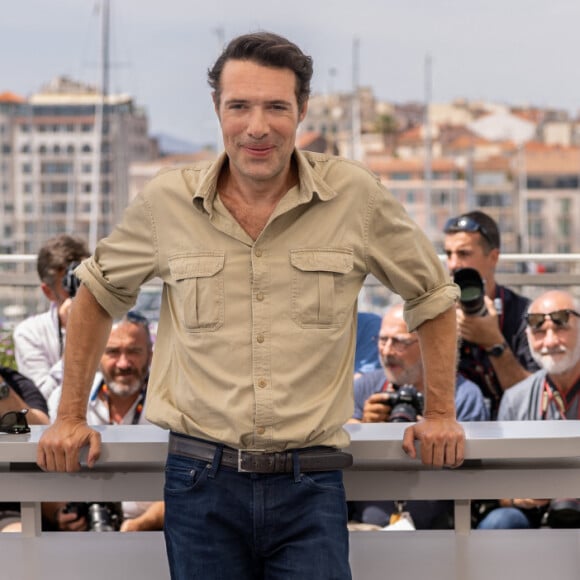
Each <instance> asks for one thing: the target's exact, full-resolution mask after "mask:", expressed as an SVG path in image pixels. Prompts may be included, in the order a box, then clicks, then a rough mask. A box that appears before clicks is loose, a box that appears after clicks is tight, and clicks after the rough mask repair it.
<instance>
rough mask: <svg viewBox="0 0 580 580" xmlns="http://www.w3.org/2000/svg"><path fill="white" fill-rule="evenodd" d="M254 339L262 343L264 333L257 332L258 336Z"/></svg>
mask: <svg viewBox="0 0 580 580" xmlns="http://www.w3.org/2000/svg"><path fill="white" fill-rule="evenodd" d="M256 340H257V341H258V343H259V344H262V343H263V342H264V335H263V334H258V336H257V337H256Z"/></svg>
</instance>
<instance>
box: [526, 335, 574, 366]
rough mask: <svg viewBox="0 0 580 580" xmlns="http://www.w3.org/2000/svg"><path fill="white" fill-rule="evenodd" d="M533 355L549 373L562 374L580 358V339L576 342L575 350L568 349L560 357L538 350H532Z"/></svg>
mask: <svg viewBox="0 0 580 580" xmlns="http://www.w3.org/2000/svg"><path fill="white" fill-rule="evenodd" d="M532 357H533V358H534V360H535V361H536V362H537V363H538V364H539V365H540V367H541V368H543V369H544V370H545V371H546V372H547V373H548V374H549V375H561V374H563V373H565V372H568V371H569V370H571V369H573V368H574V366H575V365H576V363H577V362H578V360H579V359H580V340H578V341H577V342H576V346H575V347H574V350H568V349H566V351H565V352H564V353H563V356H559V358H558V359H556V358H555V357H554V355H552V354H541V352H537V351H532Z"/></svg>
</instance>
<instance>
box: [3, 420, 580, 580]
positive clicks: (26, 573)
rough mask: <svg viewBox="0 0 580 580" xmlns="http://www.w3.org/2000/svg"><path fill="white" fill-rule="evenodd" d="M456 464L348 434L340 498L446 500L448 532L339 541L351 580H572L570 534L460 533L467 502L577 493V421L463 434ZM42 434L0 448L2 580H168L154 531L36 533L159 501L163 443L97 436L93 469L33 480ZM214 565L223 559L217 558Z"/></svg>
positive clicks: (579, 554)
mask: <svg viewBox="0 0 580 580" xmlns="http://www.w3.org/2000/svg"><path fill="white" fill-rule="evenodd" d="M464 427H465V430H466V434H467V445H466V462H465V464H464V465H463V466H462V467H461V468H460V469H457V470H449V469H443V470H433V469H429V468H426V467H424V466H422V465H421V464H420V463H419V462H418V461H413V460H411V459H409V458H408V457H406V456H405V455H404V453H403V451H402V450H401V439H402V433H403V429H404V428H405V425H404V424H393V423H385V424H371V425H349V426H348V428H349V431H350V432H351V437H352V443H351V446H350V451H351V452H352V453H353V455H354V459H355V461H354V465H353V467H352V468H351V469H349V470H347V471H345V484H346V488H347V495H348V497H349V499H453V500H454V501H455V513H456V518H455V519H456V527H455V529H454V530H438V531H399V532H383V531H376V532H358V531H357V532H351V535H350V537H351V548H350V561H351V566H352V570H353V578H354V579H355V580H384V578H386V577H390V578H408V579H412V578H430V579H432V580H489V579H490V578H497V579H498V580H503V579H508V578H510V579H511V578H515V579H516V580H519V579H520V578H521V579H525V580H545V578H550V577H552V578H557V579H558V580H577V578H578V577H580V551H579V550H578V547H579V545H580V530H551V529H539V530H501V531H500V530H498V531H486V530H474V531H472V530H470V528H469V501H470V500H471V499H474V498H481V499H484V498H490V499H492V498H496V497H514V496H520V497H554V496H558V497H574V496H576V495H578V489H579V488H580V451H579V450H580V422H577V421H551V422H522V423H515V422H514V423H512V422H509V423H500V422H495V423H491V422H490V423H466V424H464ZM43 429H44V427H33V428H32V432H31V433H30V434H29V435H5V436H2V437H0V465H1V466H2V469H1V470H0V501H14V500H15V499H17V500H18V501H21V502H22V514H23V532H22V533H15V534H2V536H1V537H0V562H1V564H0V565H1V566H2V577H3V578H14V579H17V580H38V579H40V578H59V579H60V580H78V578H83V580H102V578H107V580H127V579H128V578H130V579H132V578H139V579H142V580H165V579H167V580H168V579H169V573H168V570H167V563H166V556H165V547H164V542H163V536H162V533H161V532H136V533H119V532H104V533H97V532H77V533H75V532H41V531H40V504H39V502H41V501H58V500H60V501H69V500H73V501H83V500H84V501H87V500H93V501H118V500H120V499H132V500H155V499H160V498H161V497H162V485H163V467H164V459H165V454H166V446H167V433H166V432H165V431H162V430H161V429H158V428H156V427H152V426H111V427H109V426H107V427H99V428H98V429H99V431H100V432H101V435H102V439H103V454H102V457H101V460H100V461H99V462H98V464H97V466H96V467H95V468H94V469H93V470H90V471H89V470H88V469H84V470H83V471H81V472H79V473H75V474H58V473H43V472H41V471H39V470H38V469H36V466H35V465H34V460H35V456H36V445H37V441H38V438H39V437H40V434H41V433H42V430H43ZM224 557H227V555H225V554H224Z"/></svg>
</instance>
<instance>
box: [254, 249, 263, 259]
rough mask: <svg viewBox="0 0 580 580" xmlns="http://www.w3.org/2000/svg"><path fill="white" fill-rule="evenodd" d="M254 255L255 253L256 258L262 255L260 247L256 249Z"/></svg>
mask: <svg viewBox="0 0 580 580" xmlns="http://www.w3.org/2000/svg"><path fill="white" fill-rule="evenodd" d="M255 255H256V256H257V257H258V258H261V257H262V250H260V249H258V250H256V252H255Z"/></svg>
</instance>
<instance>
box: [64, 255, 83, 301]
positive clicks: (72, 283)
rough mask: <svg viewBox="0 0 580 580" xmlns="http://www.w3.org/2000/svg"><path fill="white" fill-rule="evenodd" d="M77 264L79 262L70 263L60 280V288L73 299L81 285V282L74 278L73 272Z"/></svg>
mask: <svg viewBox="0 0 580 580" xmlns="http://www.w3.org/2000/svg"><path fill="white" fill-rule="evenodd" d="M79 263H80V262H71V263H70V264H69V265H68V268H67V269H66V272H65V274H64V278H63V279H62V286H63V288H64V289H65V290H66V291H67V293H68V295H69V296H70V297H71V298H74V297H75V295H76V293H77V290H78V289H79V286H80V285H81V281H80V280H79V279H78V278H77V277H76V276H75V272H74V271H75V268H76V267H77V266H78V265H79Z"/></svg>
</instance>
